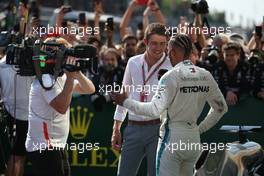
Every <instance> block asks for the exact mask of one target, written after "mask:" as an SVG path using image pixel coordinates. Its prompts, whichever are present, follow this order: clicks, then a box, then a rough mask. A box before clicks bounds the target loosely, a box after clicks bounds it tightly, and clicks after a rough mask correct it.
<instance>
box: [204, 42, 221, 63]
mask: <svg viewBox="0 0 264 176" xmlns="http://www.w3.org/2000/svg"><path fill="white" fill-rule="evenodd" d="M207 50H208V56H207V58H206V60H208V61H209V62H210V63H211V64H214V63H216V62H217V60H218V58H219V51H220V50H219V48H218V47H217V46H214V45H212V46H211V47H209V48H208V49H207Z"/></svg>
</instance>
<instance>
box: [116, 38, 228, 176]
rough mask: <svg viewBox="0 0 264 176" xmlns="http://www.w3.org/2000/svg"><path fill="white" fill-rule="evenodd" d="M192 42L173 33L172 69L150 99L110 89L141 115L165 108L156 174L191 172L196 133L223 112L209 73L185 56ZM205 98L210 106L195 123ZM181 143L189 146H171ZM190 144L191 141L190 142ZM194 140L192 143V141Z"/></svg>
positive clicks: (223, 104)
mask: <svg viewBox="0 0 264 176" xmlns="http://www.w3.org/2000/svg"><path fill="white" fill-rule="evenodd" d="M191 49H192V42H191V40H190V38H189V37H188V36H187V35H183V34H180V35H177V36H176V37H172V38H171V40H170V41H169V46H168V53H169V57H170V60H171V63H172V65H173V66H174V68H173V69H171V70H170V71H168V72H167V73H166V74H165V75H164V76H163V77H162V78H161V80H160V82H159V90H158V91H157V92H156V94H155V96H154V97H153V99H152V100H151V102H147V103H142V102H138V101H135V100H133V99H130V98H129V99H127V96H126V94H125V93H122V94H118V93H112V98H113V99H114V100H115V102H116V103H117V104H119V105H123V106H124V107H125V108H127V109H129V110H131V111H133V112H134V113H135V114H139V115H146V116H143V117H144V118H145V120H148V119H149V118H148V117H149V116H151V117H159V116H160V114H161V113H163V112H164V111H165V110H166V111H167V118H166V123H164V124H163V126H162V128H161V130H160V136H161V137H162V138H161V139H160V141H159V146H158V153H157V161H156V162H157V167H156V169H157V175H160V176H178V175H180V176H191V175H193V173H192V172H193V167H194V164H195V161H196V159H197V157H198V155H199V153H200V151H199V150H200V148H199V147H197V145H195V144H198V145H199V144H200V134H202V133H204V132H205V131H207V130H208V129H210V128H211V127H213V126H214V125H215V124H216V123H217V122H218V121H219V119H220V118H221V117H222V116H223V115H224V114H225V113H226V112H227V105H226V102H225V99H224V97H223V95H222V93H221V91H220V90H219V88H218V85H217V83H216V82H215V80H214V79H213V77H212V75H211V74H210V73H209V72H208V71H206V70H205V69H203V68H199V67H197V66H195V65H193V64H192V63H191V61H190V60H189V59H188V58H189V56H190V53H191ZM206 102H208V103H209V105H210V106H211V109H210V111H209V113H208V114H207V116H206V117H205V119H204V120H203V121H202V122H201V123H200V124H199V125H198V126H197V119H198V117H199V115H200V113H201V112H202V110H203V107H204V105H205V103H206ZM180 143H184V144H186V145H188V144H189V146H193V148H192V147H191V148H189V149H187V150H179V149H177V150H175V151H174V150H173V149H172V146H176V145H178V146H179V145H180ZM190 144H192V145H190ZM193 144H194V145H193Z"/></svg>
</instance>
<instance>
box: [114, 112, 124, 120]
mask: <svg viewBox="0 0 264 176" xmlns="http://www.w3.org/2000/svg"><path fill="white" fill-rule="evenodd" d="M125 117H126V116H124V114H123V113H120V112H117V111H116V112H115V115H114V120H118V121H121V122H123V121H124V119H125Z"/></svg>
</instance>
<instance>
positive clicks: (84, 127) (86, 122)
mask: <svg viewBox="0 0 264 176" xmlns="http://www.w3.org/2000/svg"><path fill="white" fill-rule="evenodd" d="M76 109H77V113H76V112H75V110H76ZM81 110H82V107H81V106H77V107H76V108H71V118H70V122H71V124H70V133H71V135H72V137H73V138H75V139H83V138H85V136H86V135H87V132H88V129H89V126H90V124H91V121H92V118H93V116H94V114H93V113H92V112H89V113H88V108H83V110H82V111H81Z"/></svg>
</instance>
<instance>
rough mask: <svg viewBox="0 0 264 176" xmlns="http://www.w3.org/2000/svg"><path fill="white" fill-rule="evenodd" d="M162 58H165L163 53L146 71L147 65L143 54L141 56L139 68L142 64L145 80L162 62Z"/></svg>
mask: <svg viewBox="0 0 264 176" xmlns="http://www.w3.org/2000/svg"><path fill="white" fill-rule="evenodd" d="M164 57H166V55H165V53H163V55H162V57H161V58H160V59H159V60H158V61H157V62H156V63H155V64H154V65H152V67H151V68H150V70H149V71H148V64H147V62H146V60H145V54H143V57H142V58H143V59H142V61H141V66H142V64H144V73H145V75H146V78H147V77H149V74H151V73H152V72H153V70H154V69H155V68H156V67H157V66H158V65H159V64H160V63H161V62H162V61H163V59H164Z"/></svg>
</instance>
